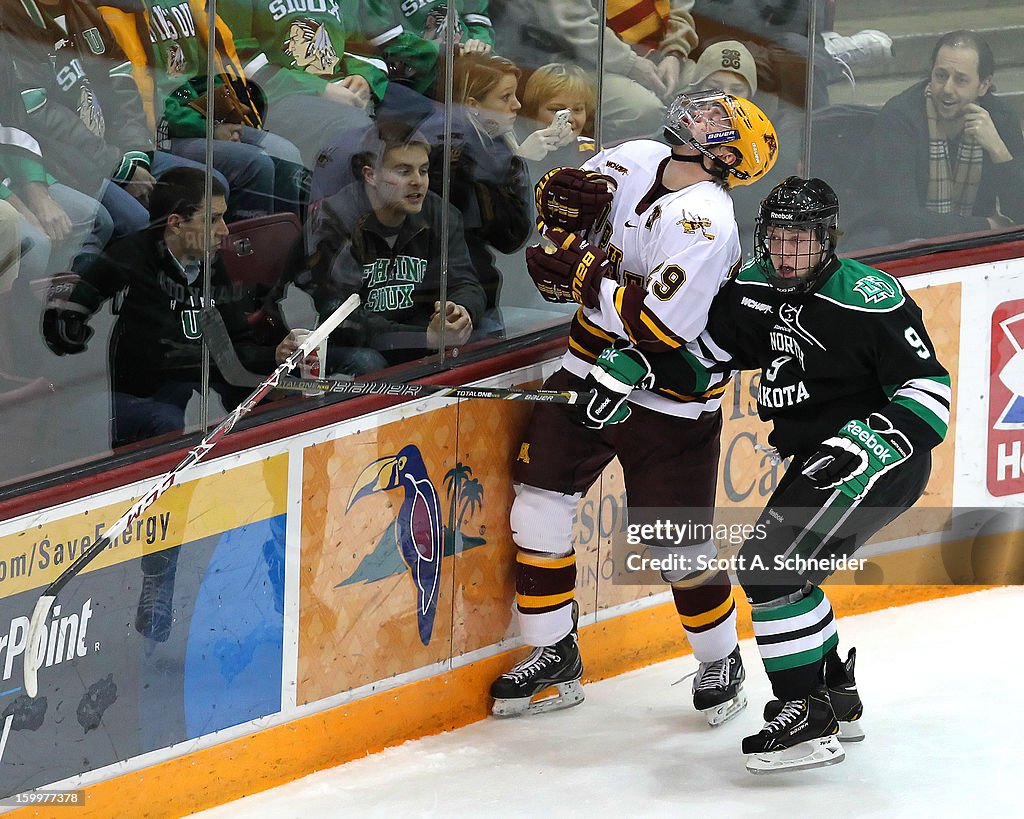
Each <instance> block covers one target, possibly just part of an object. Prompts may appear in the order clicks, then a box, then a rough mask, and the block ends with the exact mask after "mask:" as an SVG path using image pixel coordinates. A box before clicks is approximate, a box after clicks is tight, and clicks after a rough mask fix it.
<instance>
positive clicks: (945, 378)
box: [589, 176, 951, 773]
mask: <svg viewBox="0 0 1024 819" xmlns="http://www.w3.org/2000/svg"><path fill="white" fill-rule="evenodd" d="M838 217H839V201H838V199H837V198H836V195H835V193H834V192H833V191H832V189H831V188H830V187H829V186H828V185H827V184H826V183H825V182H823V181H821V180H820V179H801V178H799V177H795V176H794V177H790V178H788V179H786V180H785V181H783V182H781V183H780V184H779V185H777V186H776V187H775V188H774V189H773V190H772V192H771V193H770V194H769V195H768V197H767V198H765V200H764V201H763V202H762V203H761V206H760V209H759V213H758V218H757V223H756V228H755V250H754V259H753V261H752V262H751V263H749V264H748V265H746V266H745V267H744V268H742V269H741V270H740V272H739V275H738V276H737V278H736V279H735V280H734V281H732V282H731V283H729V284H728V285H726V286H725V287H724V288H722V290H721V291H719V294H718V296H717V297H716V298H715V301H714V303H713V304H712V307H711V311H710V313H709V316H708V324H707V327H706V329H705V331H704V332H703V333H702V334H701V335H700V336H698V338H697V339H696V340H695V341H694V342H692V343H691V344H690V345H688V348H687V351H686V352H685V353H684V354H683V355H682V360H680V357H679V355H678V354H675V357H674V359H673V354H664V355H659V356H651V355H644V354H642V353H640V351H638V350H636V349H634V348H632V347H624V348H623V347H619V348H610V349H609V350H606V351H605V354H604V355H602V356H601V358H600V359H599V360H598V362H597V364H595V365H594V368H593V369H592V371H591V378H590V379H589V380H590V381H591V383H592V385H593V386H595V387H596V388H597V389H598V390H599V391H600V392H603V393H604V394H605V395H606V396H608V398H609V400H608V401H607V402H605V403H604V404H602V405H601V407H602V415H603V417H605V418H608V419H609V420H610V422H615V421H616V420H617V419H618V418H619V417H621V415H622V412H621V411H620V408H621V407H622V405H623V403H624V402H625V401H626V400H627V399H628V395H629V392H630V390H631V386H630V385H631V384H632V383H640V382H641V381H644V380H645V379H648V378H649V377H650V375H651V373H652V372H653V378H654V382H655V383H656V384H658V383H661V384H662V385H665V384H672V385H673V387H672V388H673V389H686V387H685V386H680V385H679V382H682V384H683V385H685V384H686V383H687V382H688V380H689V379H694V378H696V381H697V384H696V385H692V384H691V385H690V386H689V390H690V391H694V390H695V389H696V390H698V391H699V390H700V389H706V388H707V385H708V384H709V383H710V384H713V383H717V382H718V381H720V380H721V379H722V378H724V377H726V376H727V374H728V372H729V371H730V370H749V369H756V370H760V371H761V381H760V385H759V387H758V396H757V397H758V402H757V403H758V414H759V415H760V417H761V418H762V420H765V421H771V422H772V424H773V427H774V428H773V431H772V432H771V434H770V435H769V437H768V441H769V443H770V444H771V445H772V446H773V447H774V448H775V450H776V453H777V456H778V457H779V458H786V459H792V460H790V461H789V466H788V468H787V469H786V472H785V474H784V475H783V477H782V479H781V480H780V481H779V485H778V487H777V488H776V490H775V492H774V493H773V494H772V496H771V497H770V498H769V500H768V504H767V506H766V508H765V509H764V511H763V512H762V513H761V515H760V517H759V519H758V522H757V523H758V525H757V527H755V529H754V531H755V532H756V533H757V535H756V536H754V537H752V538H751V539H749V540H747V541H746V543H744V545H743V547H742V548H741V550H740V553H739V556H738V560H737V575H738V578H739V581H740V583H741V584H742V586H743V589H744V591H745V592H746V594H747V598H748V600H750V602H751V606H752V619H753V626H754V635H755V637H756V639H757V644H758V650H759V651H760V654H761V658H762V661H763V662H764V666H765V670H766V672H767V674H768V677H769V679H770V680H771V683H772V690H773V692H774V694H775V697H776V698H777V699H775V700H773V701H771V702H769V703H768V705H767V706H766V707H765V713H764V718H765V721H766V724H765V726H764V728H763V729H762V730H761V731H760V732H759V733H757V734H755V735H753V736H749V737H747V738H746V739H744V740H743V752H744V753H745V754H748V755H749V756H748V760H747V769H748V770H750V771H751V772H753V773H764V772H768V771H776V770H786V769H790V770H792V769H798V768H811V767H818V766H821V765H831V764H834V763H837V762H841V761H842V760H843V759H844V756H845V753H844V751H843V748H842V745H840V742H839V740H843V741H851V740H858V739H863V738H864V732H863V731H862V730H861V727H860V717H861V714H862V713H863V706H862V704H861V700H860V697H859V695H858V692H857V688H856V684H855V681H854V658H855V652H854V650H852V649H851V650H850V652H849V656H848V658H847V659H846V660H845V661H844V660H843V659H842V658H841V657H840V655H839V653H838V650H837V649H838V639H839V638H838V634H837V631H836V621H835V617H834V615H833V612H832V607H831V605H830V604H829V601H828V598H827V597H826V595H825V593H824V592H823V591H822V589H821V588H820V584H821V583H822V582H823V581H824V579H825V578H826V577H827V576H828V575H829V574H831V569H830V568H829V565H830V562H831V563H832V565H834V563H835V561H838V559H839V558H841V557H844V556H849V555H851V554H852V553H853V552H854V551H856V550H857V549H858V548H859V547H860V546H862V545H863V544H864V543H865V542H866V541H867V540H868V538H869V537H871V535H873V534H874V533H875V532H877V531H878V530H879V529H881V528H882V527H883V526H885V525H886V524H887V523H889V522H890V521H892V520H893V519H894V518H896V517H897V516H898V515H899V514H900V513H902V512H903V511H904V510H906V509H907V508H909V507H910V506H912V505H913V504H914V503H915V502H916V501H917V499H918V498H920V497H921V495H922V493H923V492H924V488H925V484H926V483H927V481H928V476H929V473H930V470H931V450H932V449H933V448H934V447H935V446H937V445H938V444H939V443H941V442H942V440H943V439H944V438H945V435H946V428H947V425H948V423H949V408H950V400H951V391H950V378H949V374H948V373H947V371H946V369H945V368H944V367H943V366H942V364H940V363H939V361H938V360H937V358H936V355H935V350H934V348H933V346H932V343H931V340H930V339H929V337H928V332H927V330H926V329H925V326H924V323H923V322H922V319H921V311H920V309H919V308H918V306H917V305H916V304H915V303H914V301H913V299H912V298H911V297H910V295H909V294H908V293H907V292H906V291H905V290H904V289H903V287H902V286H901V285H900V283H899V282H898V281H897V280H896V279H894V278H893V277H891V276H889V275H888V274H886V273H884V272H882V271H880V270H876V269H874V268H871V267H868V266H867V265H864V264H861V263H859V262H856V261H853V260H850V259H840V258H838V257H837V256H836V255H835V245H836V241H837V238H838V235H839V234H838ZM638 376H639V377H638ZM594 406H597V404H595V403H592V404H591V407H594ZM815 566H818V567H819V568H813V567H815Z"/></svg>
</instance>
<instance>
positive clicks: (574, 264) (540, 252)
mask: <svg viewBox="0 0 1024 819" xmlns="http://www.w3.org/2000/svg"><path fill="white" fill-rule="evenodd" d="M547 238H548V239H549V240H550V241H551V242H553V243H554V245H555V246H554V247H551V246H550V245H549V246H546V247H541V246H540V245H533V246H532V247H528V248H526V269H527V271H528V272H529V274H530V278H531V279H533V283H534V284H535V285H536V286H537V290H538V291H540V294H541V295H542V296H543V297H544V298H545V299H546V300H547V301H553V302H560V303H561V302H571V301H575V302H578V303H579V304H582V305H583V306H584V307H597V306H598V305H599V304H600V303H601V280H602V279H604V277H605V276H606V275H607V274H608V273H610V272H611V270H612V265H611V262H610V261H609V260H608V256H607V254H606V253H605V252H604V251H603V250H602V249H601V248H599V247H598V246H597V245H595V244H593V243H591V242H588V241H587V240H586V239H584V238H582V237H580V236H577V235H576V234H575V233H566V232H565V231H564V230H560V229H558V228H552V229H551V230H549V231H548V232H547Z"/></svg>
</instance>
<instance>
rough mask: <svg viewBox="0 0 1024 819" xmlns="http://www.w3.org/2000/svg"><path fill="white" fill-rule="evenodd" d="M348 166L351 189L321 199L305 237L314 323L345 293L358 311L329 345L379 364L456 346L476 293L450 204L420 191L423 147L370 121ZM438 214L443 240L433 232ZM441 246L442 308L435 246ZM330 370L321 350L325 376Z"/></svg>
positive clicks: (391, 125)
mask: <svg viewBox="0 0 1024 819" xmlns="http://www.w3.org/2000/svg"><path fill="white" fill-rule="evenodd" d="M361 148H362V150H360V152H359V153H358V154H356V156H355V157H354V158H353V160H352V162H353V170H354V172H355V175H356V179H357V181H356V182H354V183H352V184H351V185H348V186H346V187H344V188H342V189H341V191H339V192H338V193H336V194H335V195H334V196H330V197H328V198H327V199H325V200H324V202H323V205H322V206H321V208H320V209H319V211H318V213H317V215H316V218H315V219H314V220H313V221H312V229H311V234H310V243H309V251H310V260H311V263H310V268H311V273H312V281H311V282H310V283H309V284H308V285H306V286H307V288H308V289H309V290H310V291H311V294H312V295H313V298H314V301H315V302H316V304H317V309H318V311H319V312H320V314H321V315H322V316H326V315H329V314H330V313H331V312H332V311H333V310H334V308H335V307H337V305H338V304H340V303H341V302H342V301H344V300H345V299H346V298H348V297H349V296H350V295H352V294H353V293H359V294H360V295H361V296H362V306H361V307H360V309H359V311H358V312H357V313H356V314H355V315H354V316H353V317H352V318H351V319H349V320H348V321H347V322H345V324H343V325H342V327H341V329H340V331H339V332H337V333H336V334H335V336H334V339H335V340H336V341H341V342H342V343H345V344H349V345H354V346H357V347H369V348H373V349H375V350H378V351H379V352H380V353H381V354H382V355H383V357H384V359H386V360H387V363H390V364H397V363H401V362H404V361H410V360H412V359H415V358H419V357H421V356H424V355H427V354H429V353H431V352H434V351H436V350H439V349H440V348H441V344H442V338H441V335H442V328H443V329H444V339H443V343H444V346H446V347H454V346H458V345H460V344H464V343H465V342H466V341H468V340H469V337H470V335H471V334H472V332H473V328H474V327H475V326H476V325H478V324H479V322H480V318H481V316H482V315H483V312H484V305H485V300H486V299H485V295H484V290H483V288H482V287H481V286H480V282H479V280H478V278H477V275H476V272H475V271H474V269H473V264H472V262H471V261H470V257H469V251H468V250H467V248H466V240H465V238H464V234H463V229H462V218H461V216H460V215H459V212H458V211H457V210H456V209H455V208H454V207H452V206H451V205H448V204H446V203H445V202H444V201H443V200H442V199H441V197H439V196H438V195H437V194H435V193H432V192H430V191H429V190H428V189H427V188H428V185H429V181H430V180H429V176H428V170H429V164H430V163H429V150H430V149H429V145H428V144H427V141H426V139H424V138H423V137H422V136H421V135H419V134H418V133H416V132H415V131H413V130H412V129H411V128H409V127H408V126H407V125H404V124H400V123H397V122H386V121H385V122H378V123H377V124H376V125H374V126H373V127H372V128H371V129H370V130H369V131H368V133H367V136H366V137H365V138H364V140H363V143H362V145H361ZM445 208H447V211H448V225H447V233H446V232H445V231H444V230H443V229H442V228H443V227H444V225H443V219H442V217H443V215H444V209H445ZM445 238H447V243H448V261H447V268H446V273H447V299H446V303H445V305H444V306H443V307H442V304H441V301H440V299H441V272H442V264H441V258H442V257H441V247H442V240H443V239H445ZM333 366H334V363H333V362H332V359H331V351H330V347H329V348H328V367H329V369H330V368H332V367H333Z"/></svg>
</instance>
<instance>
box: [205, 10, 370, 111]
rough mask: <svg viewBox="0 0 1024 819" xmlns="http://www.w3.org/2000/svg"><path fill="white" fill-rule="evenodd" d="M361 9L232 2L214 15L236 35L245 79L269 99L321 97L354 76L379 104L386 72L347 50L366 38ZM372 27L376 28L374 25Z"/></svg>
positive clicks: (368, 60) (367, 58) (363, 57)
mask: <svg viewBox="0 0 1024 819" xmlns="http://www.w3.org/2000/svg"><path fill="white" fill-rule="evenodd" d="M361 6H362V0H236V2H233V3H225V4H224V5H223V6H219V7H218V10H219V12H220V16H221V17H222V18H223V19H224V21H225V22H226V23H227V24H228V25H229V26H230V27H231V30H232V31H233V32H235V33H236V37H235V45H236V46H237V48H238V51H239V54H240V55H241V57H242V59H243V62H244V65H243V69H244V71H245V75H246V77H248V78H249V79H251V80H253V81H254V82H256V83H257V84H258V85H260V87H261V88H262V89H263V91H264V93H265V94H266V95H267V97H268V99H269V100H271V101H273V100H274V99H279V98H281V97H283V96H286V95H288V94H321V93H323V90H324V88H325V87H326V85H327V84H328V83H333V82H340V81H342V80H344V79H345V78H346V77H348V76H350V75H352V74H357V75H359V76H361V77H363V78H365V79H366V81H367V82H368V83H369V84H370V90H371V92H372V93H373V96H374V97H375V98H376V99H378V100H379V99H380V98H381V97H382V96H383V95H384V91H385V89H386V88H387V82H388V73H387V67H386V66H385V64H384V62H383V61H382V60H378V59H374V58H372V57H368V56H361V55H358V54H355V53H353V52H352V50H351V46H352V45H353V44H358V43H362V42H365V41H366V40H367V39H368V37H367V36H366V35H365V34H364V30H365V28H366V26H364V25H363V15H362V13H361ZM370 25H371V28H373V29H374V30H376V29H377V28H378V24H377V23H376V22H373V21H371V22H370ZM346 48H348V50H346Z"/></svg>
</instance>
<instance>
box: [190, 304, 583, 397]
mask: <svg viewBox="0 0 1024 819" xmlns="http://www.w3.org/2000/svg"><path fill="white" fill-rule="evenodd" d="M200 321H201V322H202V325H203V333H204V335H206V337H207V338H208V339H209V341H210V354H211V355H212V356H213V360H214V363H216V365H217V368H218V369H219V370H220V372H221V375H223V376H224V378H225V379H226V380H227V382H228V383H229V384H233V385H235V386H237V387H249V386H252V385H253V384H258V383H259V381H260V378H261V376H259V375H257V374H256V373H254V372H251V371H250V370H247V369H246V368H245V365H244V364H242V362H241V361H240V360H239V358H238V353H236V352H235V348H234V345H233V344H232V343H231V338H230V337H229V335H228V331H227V328H226V327H225V326H224V319H223V318H221V315H220V313H218V312H217V311H216V310H211V309H207V310H203V312H202V315H201V317H200ZM276 386H277V388H278V389H279V390H296V391H298V390H302V391H304V392H312V391H313V390H319V391H320V392H322V393H324V394H325V395H326V394H327V393H332V392H333V393H342V394H346V395H386V396H397V397H401V398H419V397H421V396H426V395H440V396H446V397H448V398H491V399H496V400H499V401H535V402H540V403H547V404H573V405H575V404H586V403H587V402H588V401H590V399H591V398H592V397H593V395H594V393H593V392H591V391H589V390H587V391H582V392H577V391H573V390H565V391H557V390H526V389H515V388H502V387H445V386H443V385H440V384H415V383H413V384H405V383H401V382H398V383H391V382H390V381H333V380H332V379H330V378H295V377H291V376H288V377H284V378H281V379H279V380H278V382H277V384H276Z"/></svg>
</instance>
